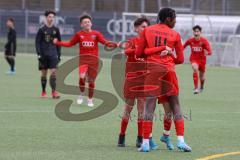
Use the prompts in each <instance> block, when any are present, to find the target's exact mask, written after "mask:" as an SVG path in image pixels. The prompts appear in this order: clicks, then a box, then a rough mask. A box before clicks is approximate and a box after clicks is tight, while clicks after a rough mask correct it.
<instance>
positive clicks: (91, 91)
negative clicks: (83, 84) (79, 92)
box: [88, 82, 95, 99]
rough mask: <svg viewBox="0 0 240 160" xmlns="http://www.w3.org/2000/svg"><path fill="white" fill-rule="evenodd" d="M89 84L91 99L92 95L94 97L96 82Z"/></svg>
mask: <svg viewBox="0 0 240 160" xmlns="http://www.w3.org/2000/svg"><path fill="white" fill-rule="evenodd" d="M88 86H89V89H88V90H89V93H88V97H89V98H90V99H91V98H92V97H93V92H94V88H95V84H94V82H90V83H89V84H88Z"/></svg>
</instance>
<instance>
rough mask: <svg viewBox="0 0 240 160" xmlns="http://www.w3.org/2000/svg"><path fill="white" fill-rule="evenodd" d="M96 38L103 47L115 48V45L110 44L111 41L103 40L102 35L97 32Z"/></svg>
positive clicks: (113, 43)
mask: <svg viewBox="0 0 240 160" xmlns="http://www.w3.org/2000/svg"><path fill="white" fill-rule="evenodd" d="M97 36H98V37H97V38H98V42H100V43H101V44H103V45H105V46H109V47H115V48H116V47H117V43H115V42H112V41H108V40H106V39H105V38H104V36H103V34H102V33H100V32H97Z"/></svg>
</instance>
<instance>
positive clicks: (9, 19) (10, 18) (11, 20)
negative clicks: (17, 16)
mask: <svg viewBox="0 0 240 160" xmlns="http://www.w3.org/2000/svg"><path fill="white" fill-rule="evenodd" d="M7 21H10V22H12V23H14V22H15V21H14V18H12V17H9V18H8V19H7Z"/></svg>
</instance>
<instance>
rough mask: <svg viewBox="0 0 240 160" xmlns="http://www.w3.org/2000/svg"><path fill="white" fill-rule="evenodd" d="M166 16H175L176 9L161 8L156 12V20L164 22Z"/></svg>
mask: <svg viewBox="0 0 240 160" xmlns="http://www.w3.org/2000/svg"><path fill="white" fill-rule="evenodd" d="M167 18H172V19H174V18H176V11H175V10H174V9H172V8H162V9H160V11H159V12H158V22H165V20H166V19H167Z"/></svg>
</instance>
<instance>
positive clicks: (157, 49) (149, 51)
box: [144, 46, 166, 55]
mask: <svg viewBox="0 0 240 160" xmlns="http://www.w3.org/2000/svg"><path fill="white" fill-rule="evenodd" d="M164 50H166V46H158V47H153V48H145V49H144V53H145V54H146V55H151V54H156V53H161V52H162V51H164Z"/></svg>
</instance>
